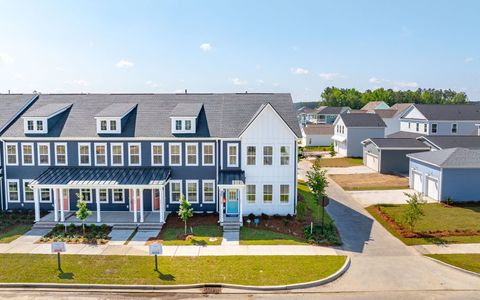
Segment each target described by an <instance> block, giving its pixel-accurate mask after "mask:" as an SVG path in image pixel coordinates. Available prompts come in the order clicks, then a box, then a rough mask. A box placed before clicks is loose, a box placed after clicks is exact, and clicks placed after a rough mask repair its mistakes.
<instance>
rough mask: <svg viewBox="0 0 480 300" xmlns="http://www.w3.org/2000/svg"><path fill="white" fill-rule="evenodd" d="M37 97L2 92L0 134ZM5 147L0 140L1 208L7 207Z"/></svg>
mask: <svg viewBox="0 0 480 300" xmlns="http://www.w3.org/2000/svg"><path fill="white" fill-rule="evenodd" d="M36 99H37V95H32V94H25V95H24V94H0V134H1V133H3V132H4V131H5V130H6V129H7V128H8V127H9V126H10V125H11V124H12V122H14V121H15V120H16V119H17V118H18V117H19V116H20V115H21V114H22V113H23V112H24V111H25V109H26V108H27V107H28V106H29V105H31V104H32V103H33V102H34V101H35V100H36ZM3 153H5V152H4V147H3V143H2V141H1V140H0V210H3V209H5V206H4V203H5V197H4V195H5V189H4V186H5V185H4V181H3V179H4V172H3V158H4V155H3Z"/></svg>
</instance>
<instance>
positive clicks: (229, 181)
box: [218, 170, 245, 185]
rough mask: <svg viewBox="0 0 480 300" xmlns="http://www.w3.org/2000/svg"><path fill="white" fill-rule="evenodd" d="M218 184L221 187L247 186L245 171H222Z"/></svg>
mask: <svg viewBox="0 0 480 300" xmlns="http://www.w3.org/2000/svg"><path fill="white" fill-rule="evenodd" d="M218 184H219V185H242V184H245V171H243V170H232V171H220V176H219V179H218Z"/></svg>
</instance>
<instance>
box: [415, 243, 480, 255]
mask: <svg viewBox="0 0 480 300" xmlns="http://www.w3.org/2000/svg"><path fill="white" fill-rule="evenodd" d="M411 247H412V248H414V249H415V250H417V251H418V252H420V253H422V254H462V253H480V243H479V244H440V245H417V246H411Z"/></svg>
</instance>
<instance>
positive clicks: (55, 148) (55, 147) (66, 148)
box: [53, 143, 68, 166]
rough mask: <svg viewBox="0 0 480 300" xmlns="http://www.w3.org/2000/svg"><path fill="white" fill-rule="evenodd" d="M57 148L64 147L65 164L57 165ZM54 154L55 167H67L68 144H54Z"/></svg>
mask: <svg viewBox="0 0 480 300" xmlns="http://www.w3.org/2000/svg"><path fill="white" fill-rule="evenodd" d="M57 146H65V163H63V164H60V163H58V153H57ZM53 147H54V150H55V151H54V152H55V165H56V166H66V165H68V144H67V143H54V145H53Z"/></svg>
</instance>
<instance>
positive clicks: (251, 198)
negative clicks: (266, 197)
mask: <svg viewBox="0 0 480 300" xmlns="http://www.w3.org/2000/svg"><path fill="white" fill-rule="evenodd" d="M256 189H257V187H256V185H254V184H247V202H248V203H250V204H254V203H255V202H256V201H257V190H256Z"/></svg>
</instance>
